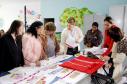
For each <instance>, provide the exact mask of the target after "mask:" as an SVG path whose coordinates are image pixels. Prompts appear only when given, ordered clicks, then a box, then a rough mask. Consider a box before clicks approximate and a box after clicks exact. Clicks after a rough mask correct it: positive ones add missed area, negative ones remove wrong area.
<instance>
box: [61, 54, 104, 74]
mask: <svg viewBox="0 0 127 84" xmlns="http://www.w3.org/2000/svg"><path fill="white" fill-rule="evenodd" d="M103 65H104V62H103V61H101V60H100V59H91V58H88V57H84V56H79V57H76V58H74V59H72V60H70V61H67V62H64V63H63V64H61V65H60V66H62V67H65V68H69V69H73V70H77V71H81V72H84V73H87V74H92V73H94V72H96V71H97V70H98V69H99V68H100V67H102V66H103Z"/></svg>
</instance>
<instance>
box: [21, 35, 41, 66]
mask: <svg viewBox="0 0 127 84" xmlns="http://www.w3.org/2000/svg"><path fill="white" fill-rule="evenodd" d="M22 46H23V48H22V51H23V56H24V61H25V65H31V64H33V63H35V62H36V61H38V60H39V59H40V56H41V42H40V40H39V39H37V38H35V37H34V36H32V35H30V34H24V35H23V38H22Z"/></svg>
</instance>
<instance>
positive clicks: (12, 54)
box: [0, 34, 24, 73]
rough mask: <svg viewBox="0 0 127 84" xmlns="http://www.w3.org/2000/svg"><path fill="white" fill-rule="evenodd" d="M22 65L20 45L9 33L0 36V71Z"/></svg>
mask: <svg viewBox="0 0 127 84" xmlns="http://www.w3.org/2000/svg"><path fill="white" fill-rule="evenodd" d="M18 41H19V40H18ZM20 41H21V40H20ZM22 65H24V59H23V54H22V49H21V47H19V45H18V44H17V42H15V41H14V39H13V37H12V36H11V35H7V34H6V35H4V36H3V37H2V38H0V73H1V72H5V71H8V70H11V69H13V68H15V67H18V66H22Z"/></svg>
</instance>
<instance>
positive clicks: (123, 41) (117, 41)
mask: <svg viewBox="0 0 127 84" xmlns="http://www.w3.org/2000/svg"><path fill="white" fill-rule="evenodd" d="M108 34H109V36H110V37H111V38H112V40H113V41H114V44H113V48H112V56H111V57H112V58H113V62H114V66H115V70H114V74H113V78H115V79H118V78H119V77H120V76H122V72H124V70H125V69H126V68H127V37H126V36H124V34H123V33H122V32H121V30H120V28H118V27H111V28H110V29H109V30H108Z"/></svg>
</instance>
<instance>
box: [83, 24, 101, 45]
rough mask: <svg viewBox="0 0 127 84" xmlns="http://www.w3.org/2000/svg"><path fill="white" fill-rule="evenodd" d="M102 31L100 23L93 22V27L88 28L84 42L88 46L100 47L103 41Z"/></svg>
mask: <svg viewBox="0 0 127 84" xmlns="http://www.w3.org/2000/svg"><path fill="white" fill-rule="evenodd" d="M102 38H103V36H102V33H101V31H100V30H99V29H98V23H97V22H93V24H92V29H90V30H88V31H87V33H86V35H85V37H84V44H85V45H86V46H87V47H93V46H96V47H98V46H99V45H100V44H101V42H102Z"/></svg>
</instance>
